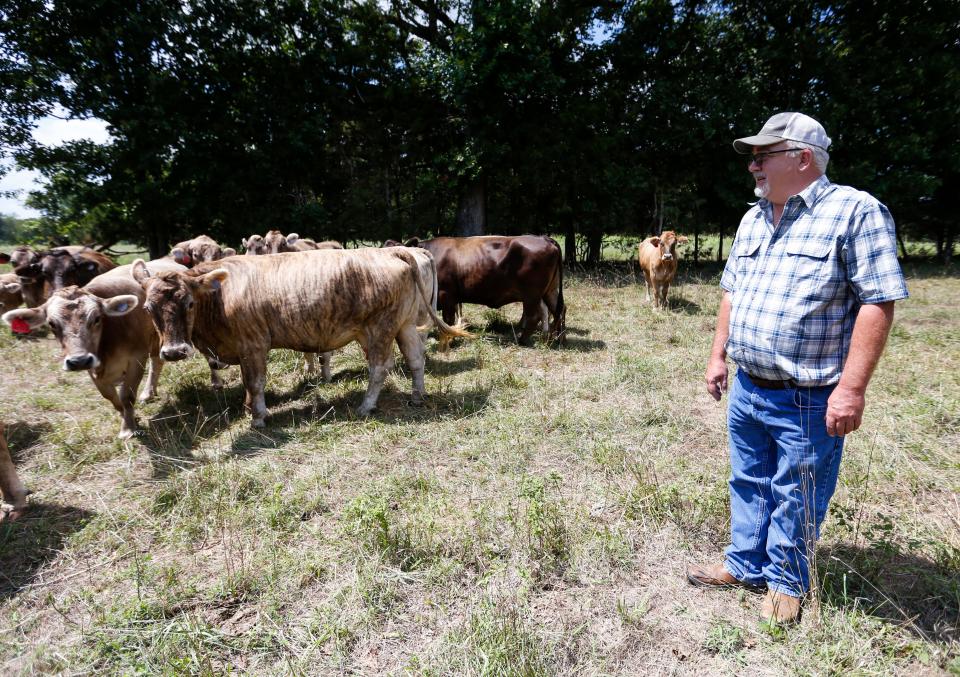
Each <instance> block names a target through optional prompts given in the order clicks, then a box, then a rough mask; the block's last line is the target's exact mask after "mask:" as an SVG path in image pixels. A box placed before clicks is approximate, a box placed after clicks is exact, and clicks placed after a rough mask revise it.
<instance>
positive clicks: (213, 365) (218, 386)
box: [207, 357, 226, 390]
mask: <svg viewBox="0 0 960 677" xmlns="http://www.w3.org/2000/svg"><path fill="white" fill-rule="evenodd" d="M207 366H208V367H210V385H211V386H212V387H213V389H214V390H223V379H222V378H220V371H219V369H220V366H221V364H220V363H219V362H217V361H216V360H214V359H213V358H210V357H208V358H207ZM222 366H226V365H222Z"/></svg>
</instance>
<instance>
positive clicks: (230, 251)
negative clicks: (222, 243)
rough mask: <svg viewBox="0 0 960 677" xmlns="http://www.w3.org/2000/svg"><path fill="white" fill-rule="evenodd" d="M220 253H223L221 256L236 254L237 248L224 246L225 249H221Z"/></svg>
mask: <svg viewBox="0 0 960 677" xmlns="http://www.w3.org/2000/svg"><path fill="white" fill-rule="evenodd" d="M220 253H221V258H226V257H228V256H236V255H237V250H236V249H234V248H233V247H224V248H223V249H221V250H220Z"/></svg>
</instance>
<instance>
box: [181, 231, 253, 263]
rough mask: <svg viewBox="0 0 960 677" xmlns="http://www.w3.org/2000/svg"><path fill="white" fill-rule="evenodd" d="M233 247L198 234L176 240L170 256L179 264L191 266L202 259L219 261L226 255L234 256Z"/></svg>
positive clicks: (234, 250)
mask: <svg viewBox="0 0 960 677" xmlns="http://www.w3.org/2000/svg"><path fill="white" fill-rule="evenodd" d="M236 254H237V250H236V249H234V248H233V247H221V246H220V245H219V244H217V241H216V240H214V239H213V238H212V237H209V236H207V235H198V236H197V237H195V238H193V239H192V240H185V241H183V242H178V243H177V244H176V245H174V247H173V249H171V250H170V258H172V259H173V260H174V261H176V262H177V263H179V264H180V265H181V266H186V267H187V268H191V267H193V266H194V265H196V264H198V263H201V262H203V261H219V260H220V259H222V258H224V257H226V256H236Z"/></svg>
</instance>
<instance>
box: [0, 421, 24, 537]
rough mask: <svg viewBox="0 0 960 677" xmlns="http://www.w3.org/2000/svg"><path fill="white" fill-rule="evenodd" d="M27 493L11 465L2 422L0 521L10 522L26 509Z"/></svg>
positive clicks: (0, 435) (0, 440)
mask: <svg viewBox="0 0 960 677" xmlns="http://www.w3.org/2000/svg"><path fill="white" fill-rule="evenodd" d="M29 494H30V491H29V490H28V489H27V488H26V487H25V486H24V485H23V482H21V481H20V476H19V475H17V468H16V466H14V465H13V459H12V458H10V450H9V449H8V448H7V439H6V437H5V436H4V430H3V423H0V496H2V498H3V505H0V522H3V521H4V520H5V519H9V520H10V521H11V522H12V521H13V520H15V519H17V518H18V517H20V516H21V515H22V514H23V512H24V511H25V510H26V509H27V496H28V495H29Z"/></svg>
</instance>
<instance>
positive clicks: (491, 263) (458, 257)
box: [387, 235, 566, 343]
mask: <svg viewBox="0 0 960 677" xmlns="http://www.w3.org/2000/svg"><path fill="white" fill-rule="evenodd" d="M387 244H388V245H391V244H399V243H397V242H395V241H388V242H387ZM406 245H407V246H408V247H421V248H423V249H426V250H427V251H428V252H430V253H431V254H433V258H434V260H435V262H436V266H437V288H438V306H439V308H440V310H441V312H442V313H443V319H444V321H446V322H447V323H452V322H454V321H455V319H456V317H457V314H458V313H459V311H460V306H461V304H464V303H477V304H480V305H484V306H487V307H489V308H500V307H502V306H504V305H506V304H508V303H516V302H519V303H522V304H523V315H522V317H521V320H520V324H521V334H520V342H521V343H525V342H527V341H528V339H529V338H530V336H531V335H532V334H533V332H534V331H536V329H537V328H538V327H539V328H541V329H542V331H543V332H544V333H545V334H547V336H548V338H549V339H551V340H557V341H560V342H563V341H564V340H565V334H566V327H565V318H566V307H565V306H564V303H563V254H562V253H561V251H560V245H559V244H557V242H556V241H555V240H553V239H552V238H549V237H543V236H540V235H518V236H502V235H485V236H479V237H437V238H434V239H432V240H419V239H417V238H414V239H412V240H409V241H408V242H407V243H406ZM548 313H549V315H548ZM551 315H552V317H553V319H552V322H551V321H550V316H551Z"/></svg>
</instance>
